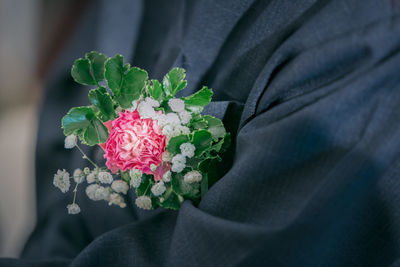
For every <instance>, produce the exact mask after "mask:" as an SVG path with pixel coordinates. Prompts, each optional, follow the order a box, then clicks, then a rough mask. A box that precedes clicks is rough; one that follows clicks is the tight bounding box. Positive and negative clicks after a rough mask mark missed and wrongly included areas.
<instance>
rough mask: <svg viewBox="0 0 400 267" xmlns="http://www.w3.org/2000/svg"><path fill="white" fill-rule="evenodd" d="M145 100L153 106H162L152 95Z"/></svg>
mask: <svg viewBox="0 0 400 267" xmlns="http://www.w3.org/2000/svg"><path fill="white" fill-rule="evenodd" d="M145 102H146V103H147V104H148V105H149V106H151V107H157V108H158V107H159V106H160V102H158V101H157V100H155V99H154V98H151V97H146V99H145Z"/></svg>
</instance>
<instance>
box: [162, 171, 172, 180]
mask: <svg viewBox="0 0 400 267" xmlns="http://www.w3.org/2000/svg"><path fill="white" fill-rule="evenodd" d="M162 180H163V181H164V182H166V183H168V182H171V171H167V172H165V173H164V175H163V177H162Z"/></svg>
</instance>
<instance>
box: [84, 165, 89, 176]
mask: <svg viewBox="0 0 400 267" xmlns="http://www.w3.org/2000/svg"><path fill="white" fill-rule="evenodd" d="M83 173H84V174H85V175H88V174H89V173H90V169H89V168H88V167H85V168H84V169H83Z"/></svg>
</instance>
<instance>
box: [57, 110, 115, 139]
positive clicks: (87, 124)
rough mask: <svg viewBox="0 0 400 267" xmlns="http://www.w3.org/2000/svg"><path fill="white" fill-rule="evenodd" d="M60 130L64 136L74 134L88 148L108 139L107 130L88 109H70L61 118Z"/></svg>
mask: <svg viewBox="0 0 400 267" xmlns="http://www.w3.org/2000/svg"><path fill="white" fill-rule="evenodd" d="M62 128H63V129H64V134H65V135H70V134H76V135H77V136H78V137H79V139H80V140H81V142H82V143H84V144H87V145H90V146H92V145H95V144H101V143H104V142H105V141H107V138H108V131H107V128H106V127H105V126H104V124H103V123H102V122H101V121H100V120H98V119H97V118H96V115H95V114H94V111H93V109H91V108H90V107H77V108H72V109H71V110H70V111H69V112H68V113H67V115H65V116H64V117H63V118H62Z"/></svg>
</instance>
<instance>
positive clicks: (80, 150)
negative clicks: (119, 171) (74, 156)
mask: <svg viewBox="0 0 400 267" xmlns="http://www.w3.org/2000/svg"><path fill="white" fill-rule="evenodd" d="M75 146H76V147H77V148H78V150H79V152H81V154H82V156H83V158H84V159H87V160H88V161H89V162H90V163H91V164H92V165H93V166H94V167H95V168H99V166H97V165H96V163H94V162H93V161H92V160H91V159H90V158H89V157H88V156H87V155H86V154H85V152H83V150H82V149H81V148H80V147H79V145H78V144H75Z"/></svg>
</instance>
